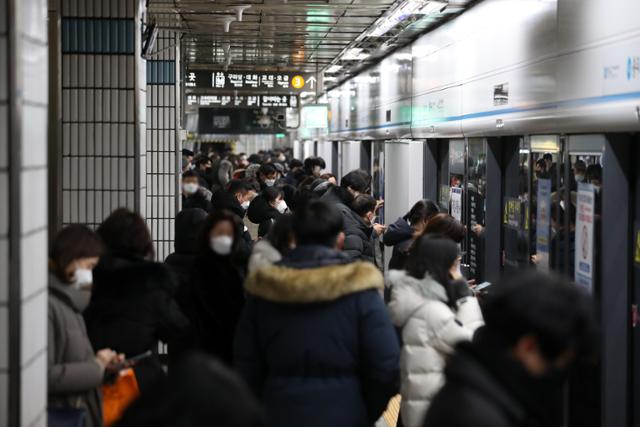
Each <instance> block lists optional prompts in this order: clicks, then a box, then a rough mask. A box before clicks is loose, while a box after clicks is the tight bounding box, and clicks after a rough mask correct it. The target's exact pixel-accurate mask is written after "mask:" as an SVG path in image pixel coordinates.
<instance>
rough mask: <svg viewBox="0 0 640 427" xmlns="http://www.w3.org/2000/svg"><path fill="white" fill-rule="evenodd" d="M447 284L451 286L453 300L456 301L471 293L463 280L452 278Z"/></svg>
mask: <svg viewBox="0 0 640 427" xmlns="http://www.w3.org/2000/svg"><path fill="white" fill-rule="evenodd" d="M449 286H450V288H451V297H452V298H453V301H458V300H460V299H462V298H466V297H470V296H472V295H473V291H472V290H471V289H470V288H469V285H468V284H467V282H465V281H464V280H454V281H452V282H451V283H450V284H449Z"/></svg>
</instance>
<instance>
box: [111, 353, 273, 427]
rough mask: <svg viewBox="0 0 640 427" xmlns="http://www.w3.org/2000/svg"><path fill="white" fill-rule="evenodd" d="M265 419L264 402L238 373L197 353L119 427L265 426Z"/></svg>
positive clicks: (138, 404)
mask: <svg viewBox="0 0 640 427" xmlns="http://www.w3.org/2000/svg"><path fill="white" fill-rule="evenodd" d="M264 418H265V415H264V410H263V408H262V407H261V406H260V403H259V402H258V400H257V399H256V398H255V397H254V396H253V394H252V393H251V390H250V389H249V388H248V387H247V385H246V384H244V383H243V382H242V379H241V378H240V377H239V376H238V375H237V374H236V373H235V372H232V371H231V370H230V369H229V368H228V367H226V366H225V365H224V364H223V363H220V362H219V361H217V360H215V359H214V358H212V357H210V356H207V355H205V354H202V353H193V354H190V355H188V356H187V357H185V359H184V360H183V361H181V362H180V364H179V365H178V366H177V367H176V368H175V370H174V371H173V372H172V374H171V375H169V377H168V378H167V379H166V380H165V381H163V382H161V383H160V384H158V386H157V387H156V388H155V389H154V390H153V392H152V393H150V394H148V395H145V396H141V397H140V398H139V399H138V400H136V401H135V402H133V403H132V404H131V406H130V407H129V408H127V410H126V412H125V413H124V416H123V417H122V419H121V420H120V421H119V422H118V427H158V426H167V427H168V426H171V427H203V426H209V425H217V426H224V427H262V426H263V425H264Z"/></svg>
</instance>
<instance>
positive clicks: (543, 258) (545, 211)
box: [536, 179, 551, 271]
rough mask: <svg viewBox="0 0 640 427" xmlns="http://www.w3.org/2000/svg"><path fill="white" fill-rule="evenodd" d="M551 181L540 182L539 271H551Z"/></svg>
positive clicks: (537, 247)
mask: <svg viewBox="0 0 640 427" xmlns="http://www.w3.org/2000/svg"><path fill="white" fill-rule="evenodd" d="M550 234H551V180H550V179H539V180H538V198H537V213H536V254H537V258H538V260H537V265H538V269H540V270H543V271H548V270H549V243H550V240H551V236H550Z"/></svg>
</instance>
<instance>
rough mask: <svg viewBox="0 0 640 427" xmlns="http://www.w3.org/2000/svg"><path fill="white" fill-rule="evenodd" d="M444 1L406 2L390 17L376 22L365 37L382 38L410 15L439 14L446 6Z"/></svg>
mask: <svg viewBox="0 0 640 427" xmlns="http://www.w3.org/2000/svg"><path fill="white" fill-rule="evenodd" d="M447 4H448V3H446V2H444V1H431V0H407V1H405V2H404V3H402V4H401V5H400V6H399V7H397V8H396V9H395V10H394V11H393V12H391V14H390V15H388V16H385V17H383V18H382V19H380V20H378V21H377V22H376V23H375V24H374V25H375V27H374V28H373V29H372V30H371V32H370V33H369V34H367V36H369V37H382V36H383V35H385V34H386V33H388V32H389V31H390V30H391V29H392V28H393V27H395V26H396V25H398V24H399V23H400V22H402V21H404V20H405V19H407V18H408V17H409V16H411V15H429V14H431V13H434V12H439V11H440V10H442V9H443V8H445V7H446V6H447Z"/></svg>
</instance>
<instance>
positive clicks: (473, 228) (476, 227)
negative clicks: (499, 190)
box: [464, 138, 487, 283]
mask: <svg viewBox="0 0 640 427" xmlns="http://www.w3.org/2000/svg"><path fill="white" fill-rule="evenodd" d="M465 178H466V181H465V188H466V190H467V191H466V194H465V195H464V204H465V206H466V208H465V209H464V211H465V216H464V222H465V225H466V227H467V236H466V242H465V245H466V248H467V249H466V259H465V261H466V263H467V264H468V265H469V272H468V278H469V279H475V280H476V282H477V283H481V282H483V281H484V280H485V274H484V265H485V264H484V246H485V245H484V239H485V234H484V227H485V196H486V185H487V141H486V140H485V139H483V138H470V139H468V140H467V161H466V174H465Z"/></svg>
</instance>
